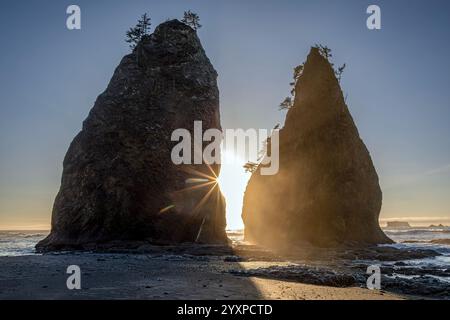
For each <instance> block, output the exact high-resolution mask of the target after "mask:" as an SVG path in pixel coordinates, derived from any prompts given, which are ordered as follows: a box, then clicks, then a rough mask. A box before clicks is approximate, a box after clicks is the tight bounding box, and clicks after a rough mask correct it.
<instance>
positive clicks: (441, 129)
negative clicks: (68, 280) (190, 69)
mask: <svg viewBox="0 0 450 320" xmlns="http://www.w3.org/2000/svg"><path fill="white" fill-rule="evenodd" d="M71 4H77V5H79V6H80V8H81V19H82V20H81V30H72V31H70V30H68V29H67V28H66V18H67V14H66V8H67V7H68V6H69V5H71ZM370 4H377V5H379V6H380V8H381V26H382V28H381V30H369V29H368V28H367V27H366V19H367V17H368V14H367V13H366V9H367V7H368V6H369V5H370ZM188 9H191V10H193V11H195V12H197V13H198V14H199V16H200V18H201V24H202V25H203V27H202V28H201V29H200V30H199V32H198V33H199V37H200V39H201V41H202V44H203V46H204V48H205V51H206V53H207V55H208V57H209V58H210V60H211V62H212V64H213V65H214V67H215V69H216V70H217V71H218V74H219V78H218V82H219V88H220V99H221V119H222V126H223V127H224V128H272V127H273V126H274V125H275V124H277V123H281V124H283V122H284V118H285V115H286V114H285V112H282V111H279V110H278V105H279V103H280V101H281V100H283V98H284V97H285V96H286V95H288V94H289V90H290V88H289V82H290V81H291V78H292V68H293V67H294V66H295V65H298V64H300V63H302V62H303V61H304V60H305V59H306V55H307V53H308V51H309V48H310V47H311V46H312V45H314V44H315V43H322V44H325V45H327V46H328V47H330V48H332V49H333V55H334V57H333V59H334V61H335V63H336V64H342V63H344V62H345V63H346V64H347V69H346V70H345V73H344V75H343V78H342V82H341V84H342V89H343V91H344V92H345V94H346V95H347V104H348V106H349V109H350V112H351V113H352V115H353V118H354V120H355V122H356V124H357V126H358V129H359V132H360V135H361V137H362V139H363V140H364V142H365V143H366V145H367V147H368V149H369V151H370V153H371V156H372V159H373V161H374V164H375V167H376V169H377V171H378V174H379V177H380V184H381V188H382V190H383V198H384V199H383V207H382V212H381V219H383V220H386V219H394V218H395V219H398V218H402V219H410V220H414V221H423V220H424V217H426V219H428V220H429V221H434V220H439V219H440V220H442V219H447V221H448V222H449V223H450V125H449V121H450V90H449V89H450V88H449V84H450V60H449V58H448V57H449V51H450V40H449V39H450V2H448V1H445V0H442V1H438V0H431V1H411V0H409V1H406V0H395V1H375V0H373V1H364V0H354V1H352V0H348V1H331V0H328V1H325V0H314V1H312V0H311V1H302V0H292V1H290V0H278V1H275V0H273V1H272V0H271V1H269V0H267V1H262V0H259V1H255V0H248V1H246V0H240V1H235V0H226V1H225V0H221V1H211V0H190V1H186V0H179V1H171V0H168V1H152V0H142V1H141V0H130V1H119V0H108V1H106V0H96V1H84V0H71V1H64V0H59V1H49V0H40V1H10V0H9V1H8V0H5V1H1V3H0V39H2V50H1V53H0V229H6V228H8V229H23V228H35V229H40V228H47V227H48V226H49V224H50V217H51V208H52V204H53V200H54V197H55V195H56V193H57V191H58V189H59V184H60V179H61V172H62V161H63V158H64V155H65V153H66V151H67V148H68V146H69V144H70V142H71V140H72V139H73V138H74V136H75V135H76V134H77V133H78V132H79V130H80V129H81V124H82V121H83V120H84V119H85V118H86V117H87V115H88V112H89V110H90V108H92V106H93V104H94V102H95V99H96V97H97V96H98V95H99V94H100V93H101V92H102V91H103V90H104V89H105V88H106V86H107V84H108V82H109V79H110V78H111V76H112V74H113V72H114V69H115V67H116V66H117V65H118V63H119V62H120V60H121V58H122V57H123V56H124V55H125V54H127V53H128V52H129V48H128V45H127V44H126V43H125V41H124V38H125V37H124V35H125V31H126V30H127V29H128V28H129V27H131V26H133V25H134V24H135V23H136V20H137V18H138V17H139V16H140V15H141V14H142V13H144V12H148V13H149V15H150V16H151V18H152V22H153V27H154V26H156V25H157V24H159V23H161V22H163V21H165V20H166V19H168V18H181V16H182V14H183V12H184V11H185V10H188ZM226 170H228V172H230V174H233V173H232V169H230V168H228V169H226ZM226 170H225V169H224V172H227V171H226ZM233 170H234V169H233ZM236 170H240V168H237V169H236ZM234 174H238V175H242V173H241V172H240V173H236V172H234ZM241 181H245V179H244V178H243V179H241ZM242 188H243V186H242V183H241V185H240V186H239V187H236V188H233V186H231V188H230V186H228V187H227V189H231V191H230V190H227V192H228V193H229V196H228V197H229V199H228V202H230V199H234V201H233V205H232V206H231V209H230V210H229V211H230V212H229V213H228V217H229V227H233V228H235V227H239V226H241V221H240V218H239V215H240V212H239V208H240V204H239V200H238V198H239V197H241V193H242V191H241V189H242ZM233 189H235V190H234V191H233ZM227 192H226V193H227ZM230 192H231V193H232V192H234V194H231V193H230ZM226 196H227V194H226ZM233 197H234V198H233ZM231 211H232V212H231Z"/></svg>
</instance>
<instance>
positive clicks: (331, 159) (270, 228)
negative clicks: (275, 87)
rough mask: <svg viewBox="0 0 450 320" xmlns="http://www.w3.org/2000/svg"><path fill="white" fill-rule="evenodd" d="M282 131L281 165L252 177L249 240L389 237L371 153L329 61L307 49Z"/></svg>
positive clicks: (247, 201) (325, 241)
mask: <svg viewBox="0 0 450 320" xmlns="http://www.w3.org/2000/svg"><path fill="white" fill-rule="evenodd" d="M295 93H296V94H295V101H294V106H293V107H292V108H291V109H290V110H289V111H288V114H287V118H286V123H285V126H284V128H283V129H282V130H280V170H279V172H278V174H276V175H273V176H262V175H260V169H258V170H257V171H256V172H255V173H253V174H252V177H251V178H250V181H249V183H248V185H247V189H246V192H245V197H244V205H243V212H242V218H243V220H244V224H245V237H246V239H248V240H251V241H254V242H257V243H261V244H265V245H270V246H287V245H289V244H296V243H300V242H309V243H312V244H314V245H319V246H334V245H338V244H343V243H348V244H350V243H352V244H375V243H386V242H391V241H390V239H389V238H388V237H386V235H385V234H384V233H383V232H382V231H381V229H380V226H379V223H378V216H379V213H380V209H381V200H382V194H381V190H380V186H379V183H378V176H377V173H376V171H375V168H374V166H373V164H372V160H371V158H370V155H369V152H368V151H367V149H366V147H365V145H364V143H363V142H362V141H361V139H360V138H359V134H358V130H357V128H356V126H355V124H354V123H353V119H352V117H351V115H350V113H349V111H348V109H347V106H346V104H345V101H344V98H343V95H342V91H341V89H340V86H339V83H338V81H337V79H336V77H335V74H334V71H333V68H332V67H331V65H330V63H329V62H328V61H327V60H326V59H325V58H324V57H322V56H321V55H320V53H319V51H318V50H317V49H316V48H313V49H312V50H311V52H310V54H309V56H308V59H307V62H306V64H305V66H304V71H303V74H302V76H301V77H300V79H299V81H298V82H297V85H296V88H295Z"/></svg>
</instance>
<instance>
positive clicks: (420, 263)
mask: <svg viewBox="0 0 450 320" xmlns="http://www.w3.org/2000/svg"><path fill="white" fill-rule="evenodd" d="M383 231H384V232H385V233H386V235H387V236H388V237H389V238H391V239H392V240H394V241H395V242H396V243H395V244H392V245H387V246H391V247H394V248H398V249H401V248H410V249H432V250H435V251H437V252H438V253H440V254H441V256H437V257H434V258H427V259H418V260H407V261H404V262H405V264H406V265H407V266H411V267H416V268H422V267H432V268H433V267H434V268H442V269H449V268H450V227H410V228H399V229H388V228H384V229H383ZM440 280H447V281H448V282H450V273H449V277H447V278H446V279H445V278H444V279H440Z"/></svg>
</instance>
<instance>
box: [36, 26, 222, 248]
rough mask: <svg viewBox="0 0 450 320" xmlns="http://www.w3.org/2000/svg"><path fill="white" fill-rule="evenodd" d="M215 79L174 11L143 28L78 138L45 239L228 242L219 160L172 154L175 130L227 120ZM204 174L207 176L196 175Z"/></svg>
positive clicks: (66, 242)
mask: <svg viewBox="0 0 450 320" xmlns="http://www.w3.org/2000/svg"><path fill="white" fill-rule="evenodd" d="M216 79H217V73H216V71H215V70H214V68H213V66H212V65H211V63H210V61H209V59H208V58H207V56H206V54H205V52H204V50H203V48H202V45H201V43H200V40H199V38H198V37H197V34H196V32H195V31H194V30H193V29H192V28H190V27H189V26H187V25H185V24H183V23H181V22H179V21H178V20H172V21H168V22H165V23H162V24H161V25H159V26H158V27H157V28H156V30H155V32H154V33H153V34H151V35H149V36H144V38H143V39H142V40H141V41H140V43H139V44H138V45H137V47H136V48H135V49H134V50H133V52H132V53H131V54H129V55H127V56H125V57H124V58H123V60H122V61H121V63H120V65H119V66H118V67H117V69H116V71H115V73H114V75H113V77H112V79H111V81H110V83H109V85H108V87H107V89H106V90H105V92H103V93H102V94H101V95H100V96H99V97H98V98H97V101H96V102H95V105H94V107H93V108H92V110H91V111H90V114H89V116H88V117H87V119H86V120H85V121H84V123H83V128H82V131H81V132H80V133H79V134H78V135H77V136H76V137H75V139H74V140H73V142H72V143H71V145H70V147H69V150H68V152H67V154H66V157H65V159H64V169H63V174H62V181H61V188H60V190H59V193H58V195H57V197H56V200H55V203H54V207H53V215H52V230H51V233H50V235H49V236H48V237H47V238H46V239H44V240H43V241H41V242H40V243H39V244H38V245H37V249H38V250H58V249H64V248H83V247H85V246H92V245H93V244H94V245H95V244H99V243H103V242H108V241H112V240H114V241H116V240H148V241H152V242H156V243H180V242H203V243H225V242H226V241H227V237H226V233H225V226H226V222H225V200H224V198H223V196H222V194H221V192H220V190H219V187H218V186H217V185H216V183H215V180H214V176H215V175H217V174H218V172H219V166H211V167H209V166H207V165H205V164H199V165H182V166H176V165H174V164H173V162H172V160H171V151H172V147H173V146H174V145H175V144H177V143H178V142H172V141H171V134H172V132H173V130H175V129H178V128H185V129H188V130H189V131H191V132H193V128H194V121H202V125H203V131H205V130H207V129H210V128H217V129H220V128H221V126H220V115H219V91H218V88H217V81H216ZM206 176H209V177H211V178H209V180H211V181H210V183H209V184H205V186H203V187H202V186H199V185H198V184H196V183H195V182H196V181H201V183H204V180H205V177H206ZM198 178H200V179H203V180H200V179H198ZM211 190H212V191H211ZM210 191H211V192H210Z"/></svg>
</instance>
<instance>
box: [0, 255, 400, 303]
mask: <svg viewBox="0 0 450 320" xmlns="http://www.w3.org/2000/svg"><path fill="white" fill-rule="evenodd" d="M225 260H230V258H228V259H227V258H226V257H225V258H224V257H223V256H202V255H199V256H196V255H190V254H183V255H175V254H162V255H158V254H156V255H155V254H119V253H109V254H95V253H68V254H58V255H54V254H48V255H34V256H20V257H1V258H0V269H1V270H2V272H1V274H0V299H194V300H196V299H244V300H246V299H248V300H253V299H273V300H275V299H283V300H291V299H295V300H303V299H318V300H321V299H364V300H365V299H370V300H378V299H404V298H405V297H404V296H401V295H396V294H391V293H386V292H382V291H381V292H380V291H377V290H374V291H372V290H368V289H365V288H361V287H345V288H337V287H331V286H322V285H312V284H303V283H298V282H293V281H286V280H277V279H266V278H261V277H245V276H239V275H236V274H233V273H230V271H236V270H246V269H253V268H256V267H268V266H274V265H276V266H282V265H283V264H286V262H281V261H278V262H276V261H272V262H263V261H253V262H232V261H225ZM73 264H75V265H78V266H80V268H81V274H82V278H81V287H82V288H81V290H68V289H67V287H66V280H67V277H68V276H69V275H68V274H66V269H67V267H68V266H69V265H73Z"/></svg>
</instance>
